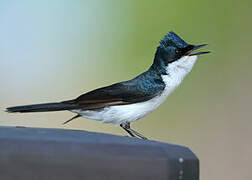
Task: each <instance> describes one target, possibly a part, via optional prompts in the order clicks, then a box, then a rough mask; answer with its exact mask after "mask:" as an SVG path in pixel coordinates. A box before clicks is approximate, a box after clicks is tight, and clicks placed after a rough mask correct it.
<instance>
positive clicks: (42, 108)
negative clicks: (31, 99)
mask: <svg viewBox="0 0 252 180" xmlns="http://www.w3.org/2000/svg"><path fill="white" fill-rule="evenodd" d="M77 108H78V105H76V104H65V103H61V102H60V103H45V104H32V105H24V106H14V107H8V108H6V111H7V112H9V113H15V112H20V113H28V112H47V111H63V110H72V109H77Z"/></svg>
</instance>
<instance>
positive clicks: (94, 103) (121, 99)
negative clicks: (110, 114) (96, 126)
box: [63, 81, 164, 110]
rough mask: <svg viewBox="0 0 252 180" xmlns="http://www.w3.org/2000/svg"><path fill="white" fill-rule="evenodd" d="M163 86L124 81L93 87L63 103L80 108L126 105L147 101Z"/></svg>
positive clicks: (89, 108)
mask: <svg viewBox="0 0 252 180" xmlns="http://www.w3.org/2000/svg"><path fill="white" fill-rule="evenodd" d="M163 88H164V87H163V86H162V85H161V84H160V85H156V86H154V87H153V86H150V82H145V83H135V82H133V81H125V82H121V83H116V84H113V85H110V86H106V87H103V88H99V89H95V90H93V91H90V92H88V93H85V94H83V95H81V96H79V97H78V98H76V99H74V100H70V101H64V102H63V103H67V104H76V105H79V107H80V109H83V110H91V109H99V108H104V107H106V106H115V105H126V104H132V103H138V102H143V101H147V100H149V99H151V98H153V97H155V96H157V95H158V94H159V93H160V92H161V91H162V90H163Z"/></svg>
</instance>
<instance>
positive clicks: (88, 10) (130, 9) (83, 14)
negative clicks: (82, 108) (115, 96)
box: [0, 0, 252, 180]
mask: <svg viewBox="0 0 252 180" xmlns="http://www.w3.org/2000/svg"><path fill="white" fill-rule="evenodd" d="M251 5H252V1H249V0H242V1H234V0H233V1H232V0H231V1H227V0H226V1H218V0H208V1H206V0H195V1H186V0H181V1H175V0H174V1H171V0H170V1H169V0H166V1H165V0H163V1H162V0H157V1H142V0H141V1H140V0H138V1H134V0H127V1H116V0H107V1H104V0H92V1H91V0H85V1H84V0H83V1H80V0H79V1H78V0H75V1H66V0H50V1H49V0H43V1H42V0H40V1H39V0H37V1H32V0H19V1H18V0H16V1H15V0H14V1H8V0H0V84H1V88H0V101H1V104H0V106H1V107H0V108H1V111H0V116H1V119H0V125H4V126H5V125H6V126H33V127H50V128H69V129H83V130H89V131H99V132H106V133H113V134H119V135H126V134H125V132H124V131H123V130H121V128H119V127H115V126H113V125H109V124H102V123H101V122H97V121H92V120H86V119H81V118H80V119H77V120H75V121H72V122H71V123H69V124H67V125H64V126H63V125H61V123H62V122H64V121H65V120H67V119H69V118H70V117H72V116H73V114H72V113H70V112H55V113H54V112H51V113H36V114H8V113H5V112H4V109H5V108H6V107H8V106H13V105H23V104H31V103H44V102H55V101H61V100H68V99H72V98H75V97H77V96H78V95H80V94H81V93H84V92H87V91H89V90H92V89H94V88H97V87H101V86H104V85H109V84H112V83H114V82H117V81H122V80H128V79H130V78H133V77H134V76H136V75H138V74H139V73H141V72H143V71H145V70H146V69H147V68H148V67H149V66H150V65H151V63H152V60H153V56H154V53H155V50H156V47H157V46H158V41H159V40H160V39H161V38H162V37H163V36H164V35H165V34H166V33H168V32H169V31H170V30H173V31H175V32H176V33H177V34H179V35H180V36H181V37H183V38H184V39H185V40H186V41H187V42H189V43H194V44H201V43H208V44H209V45H210V46H209V47H208V48H206V49H207V50H211V51H212V53H211V54H208V55H204V56H203V55H202V56H201V57H199V59H198V61H197V63H196V65H195V66H194V69H193V70H192V72H191V73H190V74H189V75H188V76H187V77H186V79H185V80H184V82H183V83H182V85H181V86H180V87H179V88H178V89H177V90H176V91H175V92H174V93H173V94H172V95H171V96H170V97H169V98H168V100H167V101H166V102H165V103H164V104H163V105H162V106H161V107H160V108H158V109H157V110H156V111H155V112H153V113H151V114H150V115H148V116H147V117H145V118H144V119H141V120H139V121H137V122H136V123H133V128H134V129H135V130H137V131H139V132H141V133H143V134H144V135H145V136H147V137H149V138H151V139H155V140H159V141H165V142H170V143H176V144H181V145H185V146H188V147H190V148H191V149H192V151H193V152H195V153H196V154H197V155H198V157H199V158H200V163H201V179H204V180H212V179H223V180H231V179H234V180H237V179H251V172H250V171H251V160H252V158H251V153H252V143H251V136H252V132H251V131H252V121H251V117H252V116H251V115H252V113H251V111H252V109H251V105H252V94H251V91H252V83H251V78H252V73H251V65H252V54H251V40H252V36H251V30H252V21H251V17H252V12H251V7H252V6H251Z"/></svg>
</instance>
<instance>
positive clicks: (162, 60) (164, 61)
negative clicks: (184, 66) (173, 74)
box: [154, 32, 194, 66]
mask: <svg viewBox="0 0 252 180" xmlns="http://www.w3.org/2000/svg"><path fill="white" fill-rule="evenodd" d="M159 43H160V46H158V48H157V51H156V54H155V59H154V64H158V65H159V66H167V65H168V64H169V63H172V62H174V61H176V60H178V59H180V58H181V57H182V56H184V55H186V53H187V52H189V51H190V50H192V49H193V48H194V46H193V45H191V44H188V43H186V42H185V41H184V40H183V39H182V38H180V37H179V36H178V35H177V34H175V33H174V32H169V33H168V34H167V35H165V36H164V38H163V39H162V40H161V41H160V42H159Z"/></svg>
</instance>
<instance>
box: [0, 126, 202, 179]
mask: <svg viewBox="0 0 252 180" xmlns="http://www.w3.org/2000/svg"><path fill="white" fill-rule="evenodd" d="M0 179H1V180H16V179H17V180H51V179H52V180H149V179H154V180H199V160H198V159H197V157H196V156H195V155H194V154H193V153H192V152H191V151H190V150H189V149H188V148H186V147H183V146H178V145H172V144H167V143H161V142H157V141H149V140H141V139H136V138H131V137H122V136H115V135H110V134H103V133H94V132H87V131H79V130H65V129H45V128H25V127H0Z"/></svg>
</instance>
